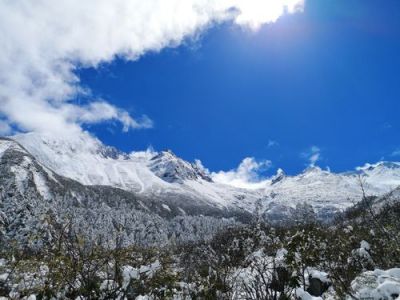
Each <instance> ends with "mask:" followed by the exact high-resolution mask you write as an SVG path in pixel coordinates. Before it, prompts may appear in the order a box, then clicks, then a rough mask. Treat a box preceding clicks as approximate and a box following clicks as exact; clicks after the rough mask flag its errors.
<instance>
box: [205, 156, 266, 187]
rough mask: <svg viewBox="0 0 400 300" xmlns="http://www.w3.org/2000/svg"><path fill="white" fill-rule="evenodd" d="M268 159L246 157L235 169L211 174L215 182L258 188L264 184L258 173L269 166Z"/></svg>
mask: <svg viewBox="0 0 400 300" xmlns="http://www.w3.org/2000/svg"><path fill="white" fill-rule="evenodd" d="M271 165H272V163H271V161H270V160H261V161H257V160H256V159H255V158H254V157H246V158H245V159H243V161H242V162H241V163H240V164H239V166H238V167H237V168H236V169H233V170H230V171H226V172H225V171H219V172H213V173H212V174H211V176H212V178H213V180H214V181H215V182H219V183H223V184H228V185H232V186H235V187H239V188H259V187H262V186H263V185H264V182H263V181H264V179H263V178H262V177H261V176H260V173H262V172H263V171H266V170H267V169H269V168H270V167H271Z"/></svg>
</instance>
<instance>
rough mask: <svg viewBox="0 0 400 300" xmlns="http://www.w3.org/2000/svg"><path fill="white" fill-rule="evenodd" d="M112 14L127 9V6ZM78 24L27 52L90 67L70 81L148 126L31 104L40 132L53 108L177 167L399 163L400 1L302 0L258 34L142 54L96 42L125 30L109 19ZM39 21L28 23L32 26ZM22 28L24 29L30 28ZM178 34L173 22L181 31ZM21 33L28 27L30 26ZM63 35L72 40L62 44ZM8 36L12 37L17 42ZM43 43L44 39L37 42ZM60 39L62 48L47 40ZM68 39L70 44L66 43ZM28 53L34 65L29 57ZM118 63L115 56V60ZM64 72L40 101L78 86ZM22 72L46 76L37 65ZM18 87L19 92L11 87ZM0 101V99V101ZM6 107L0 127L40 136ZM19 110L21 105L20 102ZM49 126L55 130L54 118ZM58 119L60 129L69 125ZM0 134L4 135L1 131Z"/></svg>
mask: <svg viewBox="0 0 400 300" xmlns="http://www.w3.org/2000/svg"><path fill="white" fill-rule="evenodd" d="M193 1H195V0H193ZM49 3H50V4H49V5H52V4H51V2H49ZM77 3H78V2H77ZM131 3H135V2H134V1H133V2H131ZM149 3H152V1H149ZM9 5H11V4H9ZM100 5H109V2H108V3H107V2H106V1H105V2H101V3H100V2H98V4H97V6H100ZM127 5H129V4H127ZM149 5H150V4H149ZM89 8H90V7H89V6H88V9H89ZM133 8H135V7H133ZM13 9H15V8H13ZM35 9H36V8H35V7H32V11H31V12H30V14H29V16H31V15H33V16H35V11H34V10H35ZM155 10H156V9H155ZM3 11H5V10H3ZM53 11H54V10H53ZM66 11H69V10H66ZM99 11H101V10H100V9H99ZM103 11H104V10H103ZM118 11H119V12H124V9H119V10H118ZM156 12H157V10H156ZM161 13H162V12H161ZM38 15H39V16H40V22H37V23H38V24H42V23H43V24H45V23H46V22H47V21H46V20H47V19H45V20H44V21H43V15H45V14H43V11H40V14H38ZM109 15H112V14H109ZM73 17H74V18H75V16H73V15H71V16H70V20H66V21H65V23H66V24H67V25H68V26H65V28H64V27H62V26H59V27H60V28H64V31H63V32H62V34H64V35H65V36H63V35H62V34H61V35H60V32H56V31H54V32H51V33H47V32H46V30H43V29H40V28H39V27H38V28H39V29H38V30H37V40H38V41H39V42H40V43H41V44H39V42H35V41H34V39H31V40H30V41H29V42H30V43H31V44H30V45H31V46H30V47H31V48H32V49H34V47H35V43H37V48H38V49H39V50H41V51H42V52H43V49H47V48H49V49H50V50H48V52H49V53H50V54H49V53H46V55H49V58H47V60H46V61H45V62H47V61H50V62H51V63H52V64H54V65H55V66H58V65H57V64H56V63H58V62H59V61H56V63H55V62H54V61H55V60H54V61H52V60H51V59H53V53H55V54H54V56H56V55H59V57H60V58H62V59H63V60H64V62H66V63H70V62H73V61H77V65H78V66H79V65H81V66H82V65H93V66H94V67H93V68H82V67H80V68H79V71H78V72H76V73H75V74H76V75H77V76H78V77H79V80H80V85H81V86H83V87H85V88H87V89H90V90H91V96H94V98H98V99H105V100H106V101H107V102H108V103H110V104H111V105H113V106H115V107H118V108H120V109H123V110H124V111H126V112H128V113H129V114H131V115H133V116H141V115H147V116H148V117H149V118H150V119H151V120H152V121H153V122H154V126H153V128H150V129H137V130H135V129H131V130H129V131H128V132H123V131H122V130H121V127H122V126H121V124H119V123H118V122H112V121H111V122H105V123H104V122H102V123H99V122H100V121H103V120H109V119H111V120H115V119H116V120H121V119H123V118H124V116H125V115H123V114H121V111H120V110H118V111H117V110H112V109H111V108H110V107H107V109H108V110H107V113H105V112H104V111H102V113H103V114H104V115H102V116H101V117H98V118H97V119H96V117H95V114H96V112H97V110H96V109H94V108H93V107H90V106H84V105H82V103H85V101H86V100H87V99H85V97H83V96H79V95H78V96H75V97H74V98H73V101H72V103H75V106H73V107H71V106H70V102H68V104H67V108H65V107H64V106H62V108H63V110H61V109H59V107H58V106H55V105H54V103H53V102H52V101H50V100H46V101H47V102H46V103H45V104H43V103H42V102H43V101H42V102H40V101H38V103H39V104H40V105H42V104H43V105H42V106H43V107H44V108H46V110H45V112H46V114H45V116H46V118H47V119H48V120H49V123H43V124H44V125H43V124H39V125H40V126H41V127H40V128H39V129H41V130H42V129H43V128H42V127H51V126H50V125H48V124H50V121H51V120H50V119H51V118H50V117H51V116H52V113H51V112H53V111H56V112H57V113H59V115H60V116H61V115H62V118H66V117H65V115H68V122H77V123H79V124H81V123H84V122H87V123H95V124H92V125H84V128H85V129H87V130H89V131H90V132H92V133H93V134H94V135H96V136H97V137H99V138H100V139H101V140H102V141H103V142H105V143H106V144H109V145H113V146H116V147H117V148H120V149H122V150H124V151H132V150H143V149H145V148H147V147H148V146H152V147H154V148H155V149H156V150H162V149H172V150H173V151H174V152H175V153H176V154H177V155H179V156H181V157H183V158H184V159H187V160H194V159H196V158H198V159H200V160H201V161H202V162H203V164H204V165H205V166H206V167H208V168H209V169H210V170H213V171H216V170H229V169H232V168H235V167H236V166H237V165H238V164H239V163H240V162H241V161H242V159H244V158H245V157H255V158H256V159H257V160H271V161H272V165H273V167H272V168H271V169H270V170H269V171H268V173H274V172H275V170H276V168H277V167H281V168H283V169H284V170H285V171H286V172H288V173H290V174H294V173H297V172H300V171H301V170H303V169H304V168H305V167H306V166H307V165H309V164H310V158H311V157H312V156H313V157H314V160H318V161H317V162H316V164H317V165H319V166H321V167H324V168H325V167H328V166H329V167H330V168H331V169H332V170H333V171H345V170H350V169H353V168H354V167H356V166H359V165H363V164H364V163H366V162H376V161H378V160H381V159H383V158H384V159H386V160H399V159H400V157H399V156H394V155H392V154H393V153H394V152H396V151H397V150H400V141H399V129H400V119H399V116H398V115H399V112H400V101H399V98H400V75H399V70H400V55H399V53H400V1H397V0H385V1H384V2H383V1H376V0H323V1H322V0H307V1H306V5H305V9H304V11H303V12H302V13H298V14H290V15H285V16H283V17H281V18H280V19H279V20H278V21H277V22H275V23H272V24H267V25H264V26H262V27H261V28H259V30H258V31H252V30H249V29H248V28H244V27H243V26H238V25H237V24H233V22H231V21H227V22H212V21H210V23H209V24H208V27H209V28H208V29H207V30H200V31H199V32H201V34H200V35H196V37H197V38H196V39H193V38H186V37H185V34H183V33H179V32H178V33H175V32H174V34H176V35H172V33H170V32H167V33H166V35H167V37H163V39H162V40H161V42H160V43H159V44H155V45H154V44H151V42H149V43H150V44H149V45H147V44H145V45H143V46H141V47H136V46H135V45H134V44H132V43H125V40H126V39H125V37H124V43H122V42H121V43H120V44H119V43H117V42H118V41H116V42H115V45H114V44H112V43H111V42H109V41H110V40H107V39H106V38H108V39H109V38H110V37H109V36H107V37H104V39H103V36H101V33H102V32H106V33H107V32H112V33H113V35H111V37H112V39H111V41H112V42H113V41H114V39H113V38H115V36H116V33H118V34H119V35H121V36H123V30H122V29H123V28H122V27H121V26H123V25H125V23H122V21H121V23H122V25H121V24H119V23H118V24H117V25H115V24H114V23H116V21H115V20H112V22H113V23H112V26H110V27H109V30H108V29H107V30H104V29H103V27H100V25H101V26H103V24H106V25H107V24H108V23H109V20H108V19H106V17H108V15H107V16H105V17H103V16H101V15H99V18H98V19H99V20H98V21H99V22H98V24H100V25H99V26H98V27H99V28H100V29H101V30H97V31H96V32H93V33H92V32H91V31H89V30H92V29H93V28H97V27H96V26H94V25H93V26H89V25H91V24H89V25H88V26H87V27H85V24H86V23H79V22H77V21H76V22H72V21H73V20H75V19H74V18H73ZM124 17H126V18H127V19H126V20H130V19H131V16H130V15H129V14H127V16H118V20H117V21H120V20H125V19H124ZM3 19H4V18H3ZM61 19H62V18H60V17H57V16H52V15H51V16H50V17H49V19H48V22H49V24H52V23H51V22H53V23H57V22H61V21H60V20H61ZM76 20H79V21H80V20H81V19H77V18H76ZM152 20H153V19H152ZM36 21H37V20H35V19H33V21H32V24H35V22H36ZM87 21H88V20H87V19H85V22H87ZM89 21H92V20H89ZM147 21H148V20H147V19H146V20H144V21H143V31H140V30H139V33H137V34H138V35H139V36H140V37H141V38H142V39H143V36H142V35H141V32H144V37H146V36H147V35H146V30H147V27H149V26H148V24H147ZM110 22H111V21H110ZM185 22H187V20H186V19H185ZM235 22H236V23H238V21H237V20H235ZM23 23H24V24H29V20H28V21H26V20H24V22H23ZM216 23H217V24H218V25H210V24H216ZM95 24H97V23H95ZM127 24H128V25H129V26H130V25H131V24H130V23H127ZM160 24H161V25H160V26H162V23H160ZM182 24H184V25H185V24H186V23H182ZM2 25H3V26H4V24H0V26H2ZM75 25H76V26H75ZM106 25H104V26H106ZM114 25H115V26H114ZM107 26H108V25H107ZM182 26H183V25H181V23H178V25H177V28H181V27H182ZM185 26H186V25H185ZM164 27H165V26H164ZM24 28H25V29H24V31H26V30H30V29H31V28H35V27H34V26H31V25H30V26H24ZM47 28H58V27H57V26H46V29H47ZM107 28H108V27H107ZM129 28H131V27H129ZM151 28H152V27H151ZM70 29H71V31H73V30H75V29H76V32H72V33H73V34H71V36H68V30H70ZM119 30H120V32H119ZM10 32H11V31H10ZM82 32H83V34H82V36H79V34H81V33H82ZM155 32H158V31H157V30H156V31H155ZM11 33H13V32H11ZM11 33H10V34H11ZM86 33H87V34H86ZM150 33H151V32H150ZM32 34H33V33H32ZM97 34H99V35H97ZM26 35H27V34H25V32H23V34H21V35H20V36H21V41H22V42H21V43H22V45H26V43H27V41H26V40H22V38H23V37H25V36H26ZM119 35H118V37H119ZM12 36H13V39H14V40H18V37H19V35H17V34H15V33H13V34H12ZM42 36H44V37H46V39H45V38H43V40H40V39H41V38H42ZM59 36H60V38H61V39H62V42H58V43H57V42H54V43H49V42H48V41H49V40H50V41H51V40H52V39H53V40H56V39H57V38H58V37H59ZM77 36H78V37H80V38H81V40H80V42H79V43H76V39H77V38H76V37H77ZM129 36H130V35H129ZM71 37H73V38H71ZM50 38H51V39H50ZM68 38H71V45H69V44H67V42H64V41H67V40H68ZM171 40H173V41H178V42H177V44H180V45H179V46H177V47H167V48H164V47H163V46H160V45H165V44H167V45H168V44H169V45H170V44H171ZM182 40H183V41H184V42H182ZM72 41H73V42H72ZM104 41H106V42H104ZM165 41H167V42H165ZM64 44H65V45H66V46H65V45H64ZM109 44H110V45H111V46H110V47H109V48H107V46H108V45H109ZM172 44H173V43H172ZM59 45H62V47H63V48H60V47H61V46H59ZM39 46H40V47H39ZM52 47H57V48H55V49H54V50H53V49H52ZM91 47H92V48H91ZM112 47H114V48H115V49H114V48H112ZM103 48H104V49H103ZM10 49H12V47H10ZM21 49H24V46H23V47H18V50H19V51H20V52H21V53H23V51H21ZM99 49H100V50H104V51H102V52H100V50H99ZM125 49H129V50H130V51H128V52H129V53H133V54H137V56H138V57H139V59H138V60H129V59H127V53H125V52H126V50H125ZM155 49H156V51H154V50H155ZM159 49H161V50H160V51H158V50H159ZM3 50H4V49H3ZM3 50H2V51H3ZM39 50H38V51H39ZM97 50H99V52H96V51H97ZM32 52H33V51H32ZM10 53H11V52H10ZM15 53H17V51H13V52H12V53H11V54H10V57H14V55H15ZM18 53H19V52H18ZM71 53H72V54H71ZM138 53H139V54H140V55H139V54H138ZM142 53H145V54H144V55H141V54H142ZM27 55H28V54H27ZM27 55H26V57H27V58H29V59H31V60H32V62H35V63H36V61H37V59H36V56H34V57H33V58H32V57H31V56H27ZM29 55H31V54H29ZM43 55H44V54H43V53H42V56H43ZM115 56H116V57H120V58H119V59H113V57H115ZM27 58H25V59H24V58H21V59H19V60H18V62H20V61H27ZM0 62H1V61H0ZM18 62H14V63H18ZM52 64H49V65H52ZM64 67H65V69H66V70H67V72H65V73H66V75H64V77H62V78H61V79H60V80H59V81H57V80H51V79H54V75H53V77H51V76H49V78H50V80H48V82H52V84H54V82H55V83H59V82H61V83H60V87H58V86H55V87H53V86H51V88H48V89H47V90H44V91H46V92H48V93H49V94H48V95H47V94H46V93H44V91H43V93H42V94H43V95H44V98H46V97H47V98H50V99H51V98H57V97H59V98H60V97H61V98H62V97H64V98H65V99H63V101H66V99H67V98H68V97H67V96H65V95H69V94H68V93H69V92H70V90H71V86H73V85H74V84H75V82H74V79H71V78H72V76H70V75H71V74H70V73H72V72H75V70H76V68H74V67H72V66H69V65H66V66H64ZM27 68H28V69H33V70H41V69H40V68H39V67H38V66H36V65H33V63H31V64H30V65H28V66H27ZM2 69H3V70H6V69H7V65H6V66H3V65H2ZM20 69H22V70H23V68H20ZM53 69H55V70H58V69H57V68H53ZM53 69H52V70H53ZM61 70H63V69H61ZM49 73H50V74H51V75H52V73H51V72H50V71H49ZM29 74H36V73H35V72H32V71H31V72H29ZM39 74H40V73H39ZM44 74H45V73H44ZM0 75H2V74H0ZM42 77H43V78H44V79H41V77H39V79H38V78H37V77H35V78H34V79H33V80H32V81H33V82H34V83H35V84H38V83H39V84H40V83H41V82H45V83H47V81H46V77H45V75H43V76H42ZM0 79H1V76H0ZM41 80H42V81H41ZM3 82H4V81H3ZM3 82H2V83H3ZM16 82H17V81H16ZM64 83H65V84H64ZM42 85H43V86H45V87H46V85H45V84H42ZM38 86H39V87H40V88H42V87H41V86H40V85H38ZM15 90H21V89H20V88H19V86H16V89H15ZM28 90H29V91H31V90H30V89H28ZM42 90H43V89H42ZM42 90H40V91H42ZM58 90H61V91H62V92H60V94H61V96H60V95H58V94H57V93H56V92H54V91H58ZM71 94H73V93H71ZM27 95H28V96H29V97H31V96H32V95H31V94H29V93H27ZM27 95H22V96H21V97H20V98H21V99H22V98H23V96H26V97H28V96H27ZM1 96H2V95H1V93H0V102H1V101H3V100H2V98H1ZM31 98H32V97H31ZM47 98H46V99H47ZM15 99H19V97H15ZM35 100H36V99H35ZM67 100H68V99H67ZM14 101H16V100H14ZM30 101H31V100H30ZM68 101H70V100H68ZM1 103H3V102H1ZM26 103H28V102H26ZM29 103H32V101H31V102H29ZM9 107H11V105H9V106H5V105H3V107H0V127H1V125H2V124H1V121H2V120H1V118H2V115H3V116H4V119H5V120H6V122H8V123H9V124H11V125H12V126H16V127H19V128H24V129H25V130H28V129H35V130H36V128H38V126H39V125H38V124H37V123H38V122H36V123H34V122H31V123H29V122H28V123H27V120H33V119H32V118H26V115H27V114H28V110H29V109H30V108H28V107H26V111H25V112H24V115H21V116H20V115H19V114H18V113H20V111H21V109H14V110H12V109H11V108H10V109H6V108H9ZM18 107H25V103H24V105H23V106H21V105H19V106H18ZM38 107H39V106H38ZM48 107H50V108H51V110H48ZM40 109H41V108H40ZM57 109H58V110H57ZM30 110H31V111H33V110H36V108H33V109H30ZM49 111H50V113H48V112H49ZM58 111H60V112H58ZM72 115H73V117H71V116H72ZM47 119H46V120H47ZM71 120H72V121H71ZM99 120H100V121H99ZM63 121H65V120H63ZM131 121H132V120H130V119H129V122H131ZM3 123H4V120H3ZM54 123H55V124H56V123H57V122H56V121H55V120H54ZM59 123H60V124H61V125H60V126H61V127H62V124H64V123H62V122H59ZM15 124H16V125H15ZM57 124H58V123H57ZM130 124H132V122H131V123H130ZM11 125H10V126H11ZM5 126H7V127H9V125H8V124H7V123H5V125H3V127H5ZM79 126H81V125H79ZM129 126H131V125H129ZM135 126H136V125H135V124H133V125H132V126H131V127H135ZM137 127H146V126H141V125H140V126H137ZM0 129H1V128H0ZM0 131H1V130H0ZM3 131H4V130H3ZM397 152H400V151H397Z"/></svg>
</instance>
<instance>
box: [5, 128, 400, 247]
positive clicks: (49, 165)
mask: <svg viewBox="0 0 400 300" xmlns="http://www.w3.org/2000/svg"><path fill="white" fill-rule="evenodd" d="M360 181H361V182H363V186H364V188H365V190H366V193H367V194H368V195H376V196H380V195H386V194H387V193H388V192H389V191H391V190H393V189H395V188H397V187H399V186H400V163H395V162H379V163H377V164H374V165H371V164H367V165H365V166H364V167H360V168H357V169H356V170H355V171H353V172H347V173H341V174H335V173H332V172H328V171H326V170H322V169H320V168H318V167H313V168H308V169H306V170H305V171H304V172H302V173H301V174H299V175H296V176H288V175H286V174H285V173H284V171H283V170H278V172H277V174H276V175H275V176H273V177H271V178H270V179H266V180H263V181H261V182H259V183H257V185H256V186H257V188H247V189H246V188H238V187H235V186H231V185H227V184H222V183H219V182H216V181H215V180H213V174H210V172H209V171H208V170H207V169H205V168H204V167H203V166H202V165H201V163H199V162H195V163H190V162H187V161H184V160H182V159H180V158H179V157H177V156H176V155H174V154H173V153H172V152H171V151H165V152H154V151H145V152H133V153H129V154H128V153H122V152H120V151H118V150H116V149H114V148H112V147H107V146H104V145H103V144H102V143H101V142H100V141H98V140H97V139H95V138H93V137H92V136H90V135H88V134H82V135H79V136H73V137H71V136H63V137H54V136H48V135H39V134H35V133H28V134H20V135H16V136H13V137H11V138H0V242H2V241H3V242H4V241H14V240H17V241H19V242H20V243H22V244H24V245H26V244H29V246H30V247H36V246H40V245H36V244H35V243H39V244H43V243H45V242H46V241H48V242H51V240H52V239H54V238H55V237H54V234H55V233H54V232H56V228H57V226H58V227H60V224H65V223H66V222H67V223H71V227H73V228H75V230H78V231H79V232H81V233H82V234H85V235H87V236H89V237H91V238H96V240H99V237H100V240H101V241H115V240H116V237H115V234H116V232H119V233H118V234H121V228H122V233H123V237H124V238H123V241H124V243H126V244H132V243H139V244H140V243H141V244H145V245H149V244H158V245H159V244H165V243H168V242H169V241H170V240H171V239H173V240H182V241H187V240H196V239H201V238H207V237H210V236H212V234H213V233H214V232H215V231H216V230H218V229H220V228H222V227H224V226H228V225H230V224H233V223H235V224H238V223H240V222H248V221H249V220H251V219H252V218H254V217H257V218H259V217H264V218H265V219H266V220H268V221H272V222H280V221H284V222H287V221H288V220H292V219H295V217H296V216H300V218H301V216H304V215H305V214H304V213H308V212H310V211H314V212H315V213H316V216H317V217H319V218H320V219H325V220H326V219H329V218H330V217H332V216H333V215H334V214H335V213H336V212H338V211H340V210H343V209H345V208H348V207H350V206H352V205H353V204H354V203H355V202H357V201H359V200H361V197H362V191H361V188H360ZM39 236H40V238H38V237H39Z"/></svg>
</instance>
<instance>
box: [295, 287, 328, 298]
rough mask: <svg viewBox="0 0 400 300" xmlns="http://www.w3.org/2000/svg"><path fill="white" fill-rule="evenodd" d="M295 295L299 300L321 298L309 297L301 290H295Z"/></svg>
mask: <svg viewBox="0 0 400 300" xmlns="http://www.w3.org/2000/svg"><path fill="white" fill-rule="evenodd" d="M295 295H296V296H297V297H299V298H300V299H299V300H322V298H321V297H314V296H311V295H310V294H309V293H308V292H306V291H305V290H303V289H302V288H297V289H296V291H295Z"/></svg>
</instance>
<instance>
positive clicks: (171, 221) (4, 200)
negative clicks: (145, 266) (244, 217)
mask: <svg viewBox="0 0 400 300" xmlns="http://www.w3.org/2000/svg"><path fill="white" fill-rule="evenodd" d="M0 149H1V152H0V153H1V156H0V174H1V176H0V242H2V243H5V244H14V243H15V242H16V243H17V244H18V245H20V246H22V247H29V248H32V249H35V248H38V247H40V246H41V245H43V243H49V244H52V243H54V242H55V240H56V239H57V234H58V233H59V230H60V228H61V227H64V226H66V225H68V228H69V229H70V230H71V231H73V232H76V233H79V234H82V235H85V236H87V237H88V238H89V239H92V240H93V241H96V242H98V241H104V242H105V243H109V244H110V246H115V241H117V235H118V236H119V235H122V239H121V238H120V239H119V240H122V243H123V244H125V245H130V244H133V243H135V244H139V245H140V244H141V245H153V244H158V245H162V244H166V243H168V241H169V240H170V239H171V237H172V236H174V237H175V239H178V240H182V241H184V240H196V239H200V238H207V237H209V236H211V235H212V234H213V233H214V232H215V231H216V230H217V229H218V228H222V227H223V226H226V225H228V224H232V223H233V222H235V221H234V220H233V219H227V218H224V217H230V216H241V213H240V212H233V211H232V212H230V211H228V210H222V209H218V208H215V207H214V206H210V205H207V204H205V203H204V202H196V203H191V204H190V205H187V203H186V201H185V199H183V198H182V199H174V201H170V199H168V198H164V199H163V201H159V200H158V199H152V198H151V197H144V196H143V195H137V194H135V193H132V192H129V191H125V190H122V189H119V188H115V187H111V186H98V185H83V184H81V183H79V182H77V181H75V180H72V179H69V178H66V177H63V176H60V175H58V174H57V173H55V172H54V171H52V170H50V169H48V168H47V167H45V166H44V165H43V164H41V163H39V162H38V161H37V160H36V159H35V158H34V157H33V156H32V155H31V154H30V153H29V152H28V151H27V150H25V149H24V148H23V147H22V146H21V145H19V144H18V143H16V142H14V141H12V140H9V139H0ZM201 214H204V215H207V217H204V216H200V215H201Z"/></svg>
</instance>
